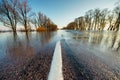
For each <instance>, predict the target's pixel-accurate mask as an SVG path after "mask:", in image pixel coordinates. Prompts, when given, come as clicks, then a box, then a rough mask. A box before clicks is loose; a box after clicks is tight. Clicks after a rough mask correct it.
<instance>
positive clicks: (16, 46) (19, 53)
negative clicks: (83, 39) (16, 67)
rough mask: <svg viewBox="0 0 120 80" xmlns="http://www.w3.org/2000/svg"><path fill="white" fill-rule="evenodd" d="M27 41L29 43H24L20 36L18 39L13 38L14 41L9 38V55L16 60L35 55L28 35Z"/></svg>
mask: <svg viewBox="0 0 120 80" xmlns="http://www.w3.org/2000/svg"><path fill="white" fill-rule="evenodd" d="M26 37H27V36H26ZM26 42H27V43H24V42H23V41H21V40H20V39H19V38H18V37H17V39H15V38H13V40H12V41H11V40H10V41H9V40H8V42H7V53H6V54H7V57H8V58H10V59H13V60H15V61H16V60H18V61H19V60H23V59H25V58H31V57H33V56H34V55H35V49H34V48H33V47H32V46H30V44H29V41H28V37H27V38H26Z"/></svg>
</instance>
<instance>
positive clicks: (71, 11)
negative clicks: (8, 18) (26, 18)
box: [29, 0, 117, 27]
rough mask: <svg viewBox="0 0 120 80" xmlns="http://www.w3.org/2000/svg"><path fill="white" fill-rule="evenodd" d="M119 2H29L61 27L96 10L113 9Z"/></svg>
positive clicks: (46, 0) (109, 0) (48, 0)
mask: <svg viewBox="0 0 120 80" xmlns="http://www.w3.org/2000/svg"><path fill="white" fill-rule="evenodd" d="M116 1H117V0H29V4H30V6H31V7H32V9H33V11H35V12H38V11H41V12H42V13H44V14H46V15H47V16H48V17H49V18H51V20H52V21H53V22H54V23H56V24H57V25H58V26H59V27H63V26H66V25H67V24H68V23H69V22H71V21H73V20H74V19H75V18H77V17H79V16H82V15H84V14H85V12H86V11H87V10H90V9H94V8H101V9H103V8H110V9H112V8H113V7H114V6H115V5H114V4H115V2H116Z"/></svg>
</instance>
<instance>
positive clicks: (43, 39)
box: [37, 32, 54, 46]
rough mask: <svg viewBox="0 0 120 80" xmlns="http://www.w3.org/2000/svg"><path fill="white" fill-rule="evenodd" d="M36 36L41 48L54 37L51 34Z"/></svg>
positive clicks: (43, 33) (42, 33)
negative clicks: (38, 38)
mask: <svg viewBox="0 0 120 80" xmlns="http://www.w3.org/2000/svg"><path fill="white" fill-rule="evenodd" d="M37 34H39V35H40V42H41V45H42V46H45V45H46V44H47V43H49V42H50V41H51V39H52V37H53V36H54V34H53V32H40V33H39V32H38V33H37Z"/></svg>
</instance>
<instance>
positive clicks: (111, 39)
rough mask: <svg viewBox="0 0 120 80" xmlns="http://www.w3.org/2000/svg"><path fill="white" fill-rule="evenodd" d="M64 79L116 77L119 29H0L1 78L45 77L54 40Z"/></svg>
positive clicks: (119, 70)
mask: <svg viewBox="0 0 120 80" xmlns="http://www.w3.org/2000/svg"><path fill="white" fill-rule="evenodd" d="M59 40H60V41H61V48H62V49H61V50H62V51H61V53H62V60H63V61H62V62H63V64H62V65H63V70H62V73H63V78H64V80H82V79H86V80H102V79H105V80H119V79H120V32H80V31H72V30H58V31H56V32H41V33H37V32H31V33H28V34H26V33H24V32H18V34H17V36H13V34H12V33H11V32H5V33H0V79H2V80H4V79H7V80H9V79H10V80H11V79H22V80H24V79H30V80H33V79H43V80H47V78H48V74H49V71H50V66H51V61H52V57H53V53H54V49H55V45H56V42H57V41H59Z"/></svg>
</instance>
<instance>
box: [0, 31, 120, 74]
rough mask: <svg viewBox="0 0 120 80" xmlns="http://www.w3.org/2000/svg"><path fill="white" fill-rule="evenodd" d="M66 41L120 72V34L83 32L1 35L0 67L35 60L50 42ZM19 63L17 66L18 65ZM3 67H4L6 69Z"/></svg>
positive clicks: (10, 33) (8, 33)
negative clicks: (25, 60)
mask: <svg viewBox="0 0 120 80" xmlns="http://www.w3.org/2000/svg"><path fill="white" fill-rule="evenodd" d="M60 39H65V40H66V41H67V42H68V43H69V41H71V42H72V43H73V44H77V45H78V46H76V48H78V49H79V48H80V47H83V48H84V49H86V50H88V53H89V51H90V52H92V53H93V54H95V55H96V56H97V57H99V58H100V59H101V60H103V61H104V62H105V63H106V64H107V65H109V66H110V67H111V68H112V69H115V71H116V70H117V71H118V72H119V71H120V32H107V31H106V32H80V31H72V30H71V31H69V30H59V31H55V32H41V33H37V32H31V33H28V34H27V35H26V33H24V32H18V33H17V36H16V37H15V36H13V34H12V32H6V33H0V65H1V66H2V65H5V64H6V63H11V62H13V61H15V62H19V63H20V61H23V60H24V59H27V58H32V57H33V56H35V55H36V54H37V53H39V52H40V50H41V49H42V48H43V47H44V46H46V45H48V44H49V43H50V42H55V41H58V40H60ZM19 63H18V64H19ZM3 67H4V66H3Z"/></svg>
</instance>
